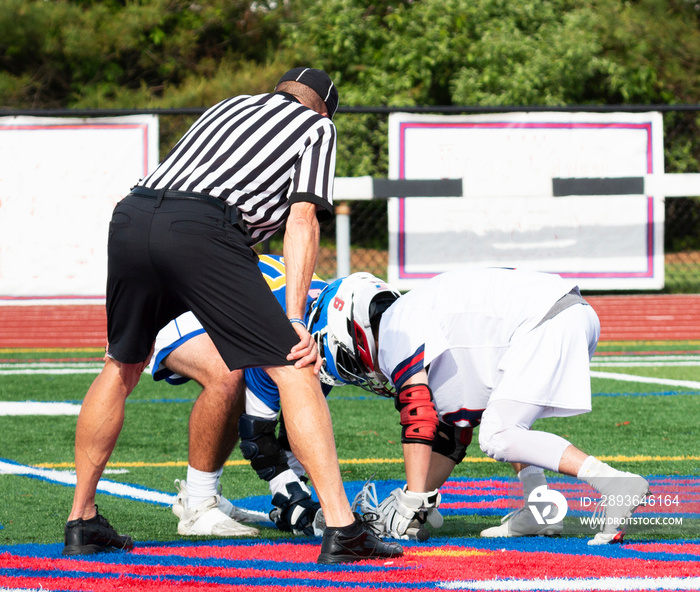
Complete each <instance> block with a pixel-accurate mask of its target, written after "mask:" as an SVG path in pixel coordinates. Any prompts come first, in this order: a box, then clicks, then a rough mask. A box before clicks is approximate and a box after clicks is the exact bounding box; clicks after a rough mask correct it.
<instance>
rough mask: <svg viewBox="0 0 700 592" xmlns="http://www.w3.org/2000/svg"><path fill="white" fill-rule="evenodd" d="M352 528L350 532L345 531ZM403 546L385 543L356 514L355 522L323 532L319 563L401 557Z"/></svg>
mask: <svg viewBox="0 0 700 592" xmlns="http://www.w3.org/2000/svg"><path fill="white" fill-rule="evenodd" d="M344 530H345V531H347V530H350V532H349V533H348V532H343V531H344ZM401 555H403V548H402V547H401V545H399V544H397V543H385V542H384V541H383V540H382V539H380V538H379V537H378V536H377V535H376V534H374V531H373V530H372V528H371V527H370V525H369V524H368V523H367V522H364V521H363V520H362V519H361V518H360V517H359V516H358V515H357V514H355V522H354V523H353V524H351V525H350V526H348V527H346V528H343V529H333V530H329V529H328V528H326V531H325V532H324V533H323V542H322V543H321V554H320V555H319V556H318V561H317V563H350V562H353V561H363V560H365V559H387V558H390V557H401Z"/></svg>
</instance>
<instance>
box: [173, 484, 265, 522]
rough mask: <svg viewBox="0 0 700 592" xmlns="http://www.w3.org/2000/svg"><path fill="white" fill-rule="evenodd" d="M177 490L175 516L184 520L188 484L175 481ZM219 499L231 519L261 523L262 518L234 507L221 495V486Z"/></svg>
mask: <svg viewBox="0 0 700 592" xmlns="http://www.w3.org/2000/svg"><path fill="white" fill-rule="evenodd" d="M175 489H176V490H177V497H176V498H175V503H174V504H173V505H172V510H173V514H175V516H177V517H178V518H182V514H183V513H184V511H185V508H186V507H187V482H186V481H180V479H175ZM217 497H218V498H219V510H221V511H222V512H223V513H224V514H226V515H227V516H228V517H229V518H233V519H234V520H235V521H236V522H260V521H261V517H260V516H258V515H256V514H254V513H252V512H248V511H247V510H244V509H243V508H239V507H238V506H234V505H233V504H232V503H231V502H230V501H229V500H227V499H226V498H225V497H223V496H222V495H221V485H219V490H218V496H217Z"/></svg>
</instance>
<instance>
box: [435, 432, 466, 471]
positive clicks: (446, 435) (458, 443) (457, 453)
mask: <svg viewBox="0 0 700 592" xmlns="http://www.w3.org/2000/svg"><path fill="white" fill-rule="evenodd" d="M472 431H473V430H472V428H458V427H455V426H452V425H448V424H446V423H443V422H440V423H439V424H438V428H437V433H436V434H435V439H434V440H433V452H436V453H437V454H441V455H442V456H445V457H447V458H449V459H450V460H452V461H454V462H455V463H456V464H459V463H461V462H462V461H463V460H464V457H465V456H466V454H467V446H469V444H470V443H471V441H472Z"/></svg>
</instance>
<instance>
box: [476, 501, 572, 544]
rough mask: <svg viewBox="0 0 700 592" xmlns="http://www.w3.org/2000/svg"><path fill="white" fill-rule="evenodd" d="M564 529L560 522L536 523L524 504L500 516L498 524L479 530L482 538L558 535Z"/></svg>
mask: <svg viewBox="0 0 700 592" xmlns="http://www.w3.org/2000/svg"><path fill="white" fill-rule="evenodd" d="M563 530H564V525H563V524H562V523H561V522H557V523H556V524H538V523H537V520H535V517H534V516H533V515H532V512H531V511H530V510H529V509H528V508H527V507H525V506H523V507H522V508H520V509H518V510H513V511H512V512H510V513H509V514H506V515H505V516H504V517H503V518H501V524H500V525H499V526H492V527H491V528H486V529H485V530H482V531H481V536H482V537H484V538H489V539H490V538H497V537H523V536H559V535H560V534H561V533H562V532H563Z"/></svg>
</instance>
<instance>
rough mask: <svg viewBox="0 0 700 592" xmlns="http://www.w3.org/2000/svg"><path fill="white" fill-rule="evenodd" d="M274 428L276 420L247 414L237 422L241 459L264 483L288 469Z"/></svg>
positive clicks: (285, 457)
mask: <svg viewBox="0 0 700 592" xmlns="http://www.w3.org/2000/svg"><path fill="white" fill-rule="evenodd" d="M276 427H277V420H267V419H260V418H259V417H255V416H254V415H248V414H247V413H243V414H242V415H241V418H240V420H239V421H238V434H239V436H240V438H241V444H240V446H241V452H242V453H243V458H245V459H246V460H249V461H250V466H251V467H253V469H254V470H255V472H256V473H257V474H258V477H260V478H261V479H263V480H265V481H270V480H271V479H274V478H275V477H276V476H277V475H279V474H280V473H282V472H283V471H286V470H287V469H289V465H288V464H287V455H286V454H285V453H284V451H283V450H282V448H281V447H280V445H279V443H278V442H277V437H276V436H275V428H276Z"/></svg>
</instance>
